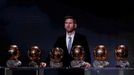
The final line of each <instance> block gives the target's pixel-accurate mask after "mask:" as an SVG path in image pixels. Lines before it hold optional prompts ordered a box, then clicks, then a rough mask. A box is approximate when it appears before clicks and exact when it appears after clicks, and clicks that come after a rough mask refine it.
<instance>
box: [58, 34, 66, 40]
mask: <svg viewBox="0 0 134 75" xmlns="http://www.w3.org/2000/svg"><path fill="white" fill-rule="evenodd" d="M65 37H66V35H65V34H62V35H60V36H58V39H62V38H65Z"/></svg>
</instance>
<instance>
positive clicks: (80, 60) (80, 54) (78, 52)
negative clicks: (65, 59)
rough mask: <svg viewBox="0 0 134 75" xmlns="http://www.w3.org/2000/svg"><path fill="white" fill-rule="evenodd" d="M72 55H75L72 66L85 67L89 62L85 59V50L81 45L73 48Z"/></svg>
mask: <svg viewBox="0 0 134 75" xmlns="http://www.w3.org/2000/svg"><path fill="white" fill-rule="evenodd" d="M71 55H72V57H73V60H72V61H71V67H74V68H75V67H85V65H86V63H87V62H85V61H84V58H85V52H84V48H83V47H82V46H81V45H75V46H74V47H73V48H72V50H71Z"/></svg>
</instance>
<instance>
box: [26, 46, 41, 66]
mask: <svg viewBox="0 0 134 75" xmlns="http://www.w3.org/2000/svg"><path fill="white" fill-rule="evenodd" d="M40 54H41V50H40V49H39V47H38V46H32V47H31V48H30V49H29V50H28V58H29V60H30V62H29V66H30V67H39V63H40Z"/></svg>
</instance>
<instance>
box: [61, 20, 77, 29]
mask: <svg viewBox="0 0 134 75" xmlns="http://www.w3.org/2000/svg"><path fill="white" fill-rule="evenodd" d="M64 25H65V26H64V28H65V29H66V31H67V32H72V31H74V30H75V28H76V23H75V22H74V20H73V19H66V20H65V24H64Z"/></svg>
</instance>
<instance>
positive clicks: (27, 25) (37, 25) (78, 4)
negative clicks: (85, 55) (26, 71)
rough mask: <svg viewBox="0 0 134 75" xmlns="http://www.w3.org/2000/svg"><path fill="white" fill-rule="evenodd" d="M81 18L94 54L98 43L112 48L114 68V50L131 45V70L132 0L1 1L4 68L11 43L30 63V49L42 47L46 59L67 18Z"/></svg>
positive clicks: (110, 56)
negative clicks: (35, 46)
mask: <svg viewBox="0 0 134 75" xmlns="http://www.w3.org/2000/svg"><path fill="white" fill-rule="evenodd" d="M66 15H72V16H74V17H75V18H76V19H77V23H78V29H77V31H78V32H80V33H82V34H84V35H86V36H87V39H88V42H89V47H90V51H91V57H92V62H93V60H94V57H93V54H92V53H93V50H94V48H95V46H97V45H98V44H104V45H105V46H106V47H107V49H108V61H109V62H110V67H113V66H115V57H114V47H115V46H116V45H118V44H125V45H127V46H128V51H129V57H128V60H129V62H130V65H131V66H130V67H134V65H133V64H132V63H134V59H133V56H134V54H133V53H134V51H133V49H134V46H133V44H134V40H133V38H134V30H133V27H132V26H133V24H134V5H133V2H132V1H130V0H127V1H117V0H108V1H106V0H101V1H100V0H91V1H86V0H82V1H81V0H80V1H77V0H76V1H75V0H61V1H60V0H0V65H1V66H5V65H6V64H5V62H6V60H7V59H8V58H7V50H8V48H9V45H10V44H17V45H18V46H19V48H20V50H21V57H20V60H21V61H22V64H23V65H24V66H26V64H27V50H28V49H29V48H30V47H31V46H32V45H38V46H39V47H40V49H41V50H42V55H41V58H42V60H45V59H46V56H47V55H48V52H49V51H50V50H51V49H52V47H53V44H54V42H55V41H56V39H57V37H58V36H59V35H61V34H62V33H64V16H66Z"/></svg>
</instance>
